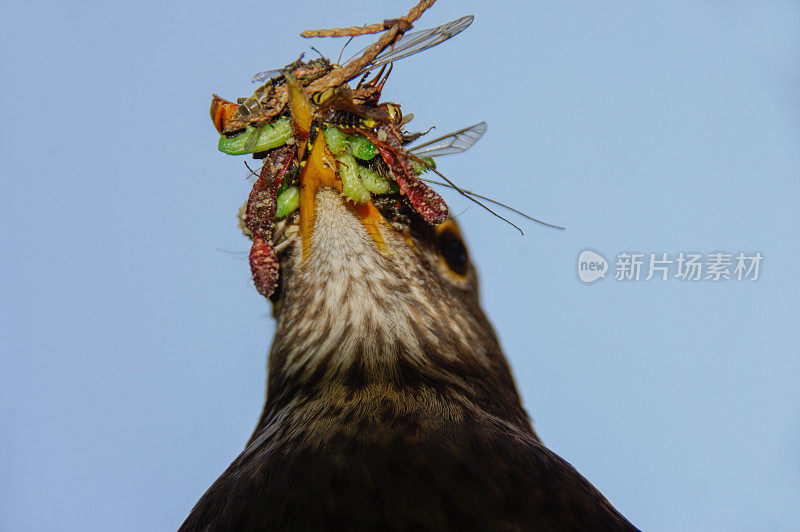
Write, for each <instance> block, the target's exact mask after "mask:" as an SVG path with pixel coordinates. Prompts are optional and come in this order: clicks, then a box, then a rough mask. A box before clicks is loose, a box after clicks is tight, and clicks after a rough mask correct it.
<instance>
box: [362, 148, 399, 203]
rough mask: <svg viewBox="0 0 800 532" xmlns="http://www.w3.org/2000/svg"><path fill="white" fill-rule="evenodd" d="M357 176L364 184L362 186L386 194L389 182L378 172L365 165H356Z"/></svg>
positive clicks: (375, 192)
mask: <svg viewBox="0 0 800 532" xmlns="http://www.w3.org/2000/svg"><path fill="white" fill-rule="evenodd" d="M370 146H371V144H370ZM376 151H377V150H376ZM358 177H360V178H361V184H362V185H364V188H366V189H367V190H369V191H370V192H372V193H373V194H386V193H387V192H389V188H390V187H391V182H390V181H389V180H388V179H387V178H386V177H384V176H383V175H381V173H380V172H376V171H375V170H372V169H370V168H367V167H365V166H359V167H358Z"/></svg>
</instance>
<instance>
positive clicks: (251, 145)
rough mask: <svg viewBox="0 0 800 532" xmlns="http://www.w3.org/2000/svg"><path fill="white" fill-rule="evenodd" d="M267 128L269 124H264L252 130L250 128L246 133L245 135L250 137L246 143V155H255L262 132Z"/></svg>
mask: <svg viewBox="0 0 800 532" xmlns="http://www.w3.org/2000/svg"><path fill="white" fill-rule="evenodd" d="M266 126H267V124H262V125H260V126H258V127H254V128H253V129H252V130H251V129H249V128H248V130H247V133H244V134H245V135H250V136H249V137H248V138H247V140H246V141H245V143H244V149H245V153H254V152H255V151H256V146H257V145H258V139H259V138H260V137H261V132H262V131H263V130H264V127H266Z"/></svg>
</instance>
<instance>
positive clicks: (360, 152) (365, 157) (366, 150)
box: [348, 135, 378, 161]
mask: <svg viewBox="0 0 800 532" xmlns="http://www.w3.org/2000/svg"><path fill="white" fill-rule="evenodd" d="M348 140H349V143H350V153H352V154H353V155H354V156H355V157H358V158H359V159H361V160H362V161H369V160H371V159H372V158H373V157H375V156H376V155H378V148H376V147H375V145H374V144H372V143H371V142H370V141H368V140H367V139H365V138H364V137H362V136H360V135H353V136H352V137H349V139H348Z"/></svg>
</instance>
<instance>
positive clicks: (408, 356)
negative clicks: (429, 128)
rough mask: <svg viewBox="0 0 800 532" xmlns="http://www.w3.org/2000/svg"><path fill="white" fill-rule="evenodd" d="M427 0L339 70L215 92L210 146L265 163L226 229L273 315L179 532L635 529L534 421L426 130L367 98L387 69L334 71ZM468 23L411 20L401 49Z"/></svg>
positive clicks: (367, 61) (308, 68) (281, 75)
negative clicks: (237, 99) (258, 375)
mask: <svg viewBox="0 0 800 532" xmlns="http://www.w3.org/2000/svg"><path fill="white" fill-rule="evenodd" d="M432 3H433V0H422V1H421V2H420V3H419V4H418V5H417V6H416V7H415V8H413V9H412V11H411V12H409V15H407V16H406V17H401V18H399V19H391V20H387V21H384V23H382V24H379V25H377V28H376V30H375V31H384V33H383V36H382V37H381V38H380V39H379V40H378V41H377V42H376V43H375V44H373V45H372V46H370V47H368V48H366V49H365V51H364V53H363V55H362V56H360V57H359V58H357V59H354V60H352V61H351V62H350V63H348V64H347V65H345V66H344V67H339V66H338V65H336V66H334V65H331V64H330V63H329V62H327V61H326V60H323V61H321V62H320V61H319V60H317V61H315V62H303V61H302V60H301V59H302V56H301V59H298V60H297V61H296V62H294V63H292V64H290V65H287V66H286V67H285V68H284V69H282V70H279V71H276V72H277V73H273V72H272V71H270V72H268V73H267V74H268V75H266V76H264V77H267V78H269V80H268V81H267V82H266V83H265V84H264V85H262V86H261V87H260V88H259V89H257V90H256V92H255V93H254V96H253V97H251V99H248V100H247V101H249V102H251V103H252V105H250V106H247V105H240V106H237V105H236V104H234V103H233V102H228V101H226V100H223V99H221V98H219V97H217V96H214V98H213V100H212V106H211V117H212V121H213V122H214V125H215V126H216V127H217V130H218V132H219V133H220V134H221V136H220V143H219V148H220V150H221V151H225V150H227V151H225V153H230V154H244V153H253V154H254V157H256V158H259V159H262V160H263V161H264V164H263V166H262V167H261V172H260V174H259V175H258V179H257V180H256V182H255V184H254V186H253V191H252V192H251V194H250V197H249V199H248V201H247V203H246V204H245V206H244V207H243V209H242V210H241V211H240V222H241V223H240V227H241V228H242V230H243V232H244V233H245V235H247V236H248V237H250V238H251V240H252V241H253V247H252V249H251V253H250V266H251V271H252V274H253V280H254V284H255V287H256V289H257V290H258V291H259V292H260V293H261V294H262V295H263V296H265V297H267V298H269V300H270V301H271V302H272V304H273V315H274V317H275V319H276V330H275V337H274V339H273V342H272V347H271V349H270V353H269V359H268V364H267V393H266V401H265V404H264V406H263V409H262V413H261V416H260V419H259V420H258V423H257V425H256V427H255V430H254V431H253V434H252V436H251V437H250V439H249V441H248V442H247V444H246V445H245V447H244V449H243V450H242V452H241V453H240V454H239V456H237V457H236V459H235V460H234V461H233V463H231V464H230V466H229V467H228V468H227V469H226V470H225V471H224V472H223V473H222V475H221V476H220V477H219V478H218V479H217V480H216V482H214V483H213V484H212V485H211V487H210V488H208V490H207V491H206V492H205V494H204V495H203V496H202V497H201V498H200V500H199V501H198V502H197V504H196V505H195V506H194V508H193V509H192V510H191V512H190V514H189V516H188V517H187V518H186V520H185V521H184V523H183V524H182V525H181V527H180V531H181V532H195V531H206V532H209V531H261V530H378V529H380V530H411V529H414V530H470V529H480V530H608V531H630V530H637V529H636V528H635V527H634V526H633V525H632V524H631V523H630V522H629V521H628V520H627V519H626V518H625V517H624V516H623V515H622V514H621V513H620V512H618V511H617V510H616V509H615V508H614V507H613V506H612V505H611V503H610V502H609V501H608V500H607V499H606V498H605V497H604V496H603V495H602V494H601V493H600V492H599V491H598V490H597V489H596V488H595V487H594V486H592V484H591V483H590V482H589V481H588V480H586V479H585V478H584V477H583V476H581V475H580V473H578V472H577V471H576V470H575V469H574V468H573V467H572V466H571V465H570V464H569V463H567V462H566V461H565V460H563V459H562V458H560V457H559V456H558V455H557V454H555V453H554V452H553V451H551V450H550V449H548V448H547V447H546V446H545V445H544V443H543V442H542V440H541V439H540V438H539V436H538V435H537V434H536V432H535V431H534V429H533V427H532V425H531V422H530V418H529V416H528V414H527V413H526V411H525V409H524V408H523V405H522V401H521V399H520V396H519V393H518V392H517V389H516V385H515V383H514V379H513V377H512V374H511V370H510V367H509V365H508V362H507V361H506V358H505V356H504V354H503V352H502V349H501V347H500V343H499V340H498V337H497V335H496V334H495V332H494V329H493V328H492V326H491V324H490V322H489V320H488V318H487V317H486V315H485V314H484V312H483V310H482V309H481V305H480V297H479V291H478V276H477V273H476V269H475V267H474V264H473V263H472V260H471V258H470V254H469V252H468V250H467V246H466V244H465V242H464V238H463V237H462V234H461V230H460V228H459V226H458V224H457V223H456V221H455V220H454V219H453V217H452V216H450V215H449V214H448V212H449V210H448V208H447V205H446V204H445V203H444V201H443V199H442V198H441V197H440V196H439V195H438V194H437V193H436V192H435V191H433V190H432V189H430V188H429V187H428V186H427V185H426V184H425V183H424V182H423V181H422V180H421V178H420V175H421V173H423V172H424V171H426V169H427V170H431V169H433V170H434V171H435V165H434V164H433V163H429V162H425V161H424V160H423V159H422V158H420V157H418V156H415V155H414V154H413V153H412V151H413V150H412V149H407V148H406V146H407V145H408V144H409V142H412V141H413V139H416V138H418V137H419V136H420V135H423V133H419V134H406V133H405V132H404V130H403V128H404V126H405V125H406V124H407V123H408V122H409V120H410V116H408V117H405V118H404V117H403V115H402V113H401V112H400V106H399V105H397V104H392V103H389V102H386V103H382V104H379V103H378V99H379V96H380V89H381V87H382V86H383V84H384V83H385V81H386V77H382V73H383V69H381V71H380V73H379V74H378V75H377V76H376V77H375V79H374V80H373V81H372V82H366V83H362V82H363V80H364V78H362V82H359V84H358V85H357V86H356V88H355V89H354V90H351V89H349V87H348V86H347V85H346V82H347V81H348V80H350V79H351V78H353V77H354V76H357V75H359V74H360V73H361V72H363V71H364V70H365V69H369V68H375V67H376V65H377V64H378V63H376V61H379V60H380V57H381V56H380V55H379V54H380V53H381V51H382V50H384V49H387V48H390V47H392V46H394V48H393V50H394V51H395V52H396V51H397V50H402V49H403V44H402V43H400V44H397V43H398V42H399V41H398V39H400V38H401V37H402V35H403V32H404V31H406V30H407V29H409V28H410V27H411V22H413V20H415V19H416V17H419V15H420V14H421V13H422V11H424V10H425V9H427V7H430V5H431V4H432ZM471 21H472V17H462V18H461V19H458V20H456V21H453V22H451V23H448V24H445V25H442V26H439V27H437V28H434V29H433V30H429V31H423V32H417V33H416V34H410V36H409V38H408V41H410V42H412V43H416V44H414V45H411V46H410V53H415V52H416V51H419V50H421V49H424V47H430V46H434V45H435V44H436V43H438V42H441V40H442V37H444V38H445V39H446V38H449V37H451V36H452V35H455V34H456V33H458V32H459V31H461V30H463V29H464V28H465V27H466V26H468V25H469V23H470V22H471ZM362 30H363V28H358V27H356V28H345V29H344V30H337V31H336V32H333V33H335V34H337V35H341V34H343V32H345V34H346V32H350V31H355V32H360V31H362ZM323 33H325V34H330V32H323ZM412 37H413V38H412ZM406 44H408V43H406ZM395 45H396V46H395ZM396 59H397V57H395V56H392V59H391V60H396ZM389 71H391V68H389ZM386 76H387V77H388V72H387V74H386ZM257 77H259V78H260V77H261V76H258V75H257ZM365 77H366V74H365ZM254 111H255V112H254ZM484 126H485V124H484ZM484 130H485V127H482V128H481V131H484ZM463 131H465V130H462V131H461V132H463ZM461 132H459V133H461ZM478 136H479V135H478ZM472 142H474V138H473V140H472ZM462 149H465V148H462ZM257 152H258V153H257ZM437 173H438V171H437ZM440 175H441V174H440ZM367 188H371V191H370V190H367ZM456 188H457V187H456ZM459 191H461V192H462V193H464V191H463V190H461V189H459ZM286 198H290V199H286ZM291 198H294V199H291ZM287 205H289V207H286V206H287ZM279 206H280V209H279Z"/></svg>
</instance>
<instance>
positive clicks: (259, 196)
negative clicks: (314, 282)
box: [243, 145, 296, 297]
mask: <svg viewBox="0 0 800 532" xmlns="http://www.w3.org/2000/svg"><path fill="white" fill-rule="evenodd" d="M295 152H296V149H295V146H293V145H289V146H282V147H280V148H277V149H274V150H272V151H270V152H269V154H268V155H267V156H266V157H265V158H264V165H263V166H262V167H261V172H260V174H259V176H258V179H257V180H256V182H255V183H254V184H253V189H252V190H251V191H250V196H249V197H248V198H247V204H246V206H245V214H244V220H243V222H244V226H245V227H246V228H247V230H248V231H250V234H251V235H252V238H253V245H252V247H251V248H250V272H251V273H252V274H253V282H254V283H255V285H256V290H258V292H259V293H260V294H262V295H263V296H264V297H269V296H271V295H272V293H273V292H274V291H275V286H276V285H277V283H278V268H279V263H278V255H277V253H275V249H274V248H273V246H272V225H273V221H274V219H275V211H276V210H277V201H276V200H277V196H278V187H280V185H281V183H283V180H284V178H285V177H286V173H287V172H288V171H289V168H290V167H291V165H292V162H293V161H294V159H295Z"/></svg>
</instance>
